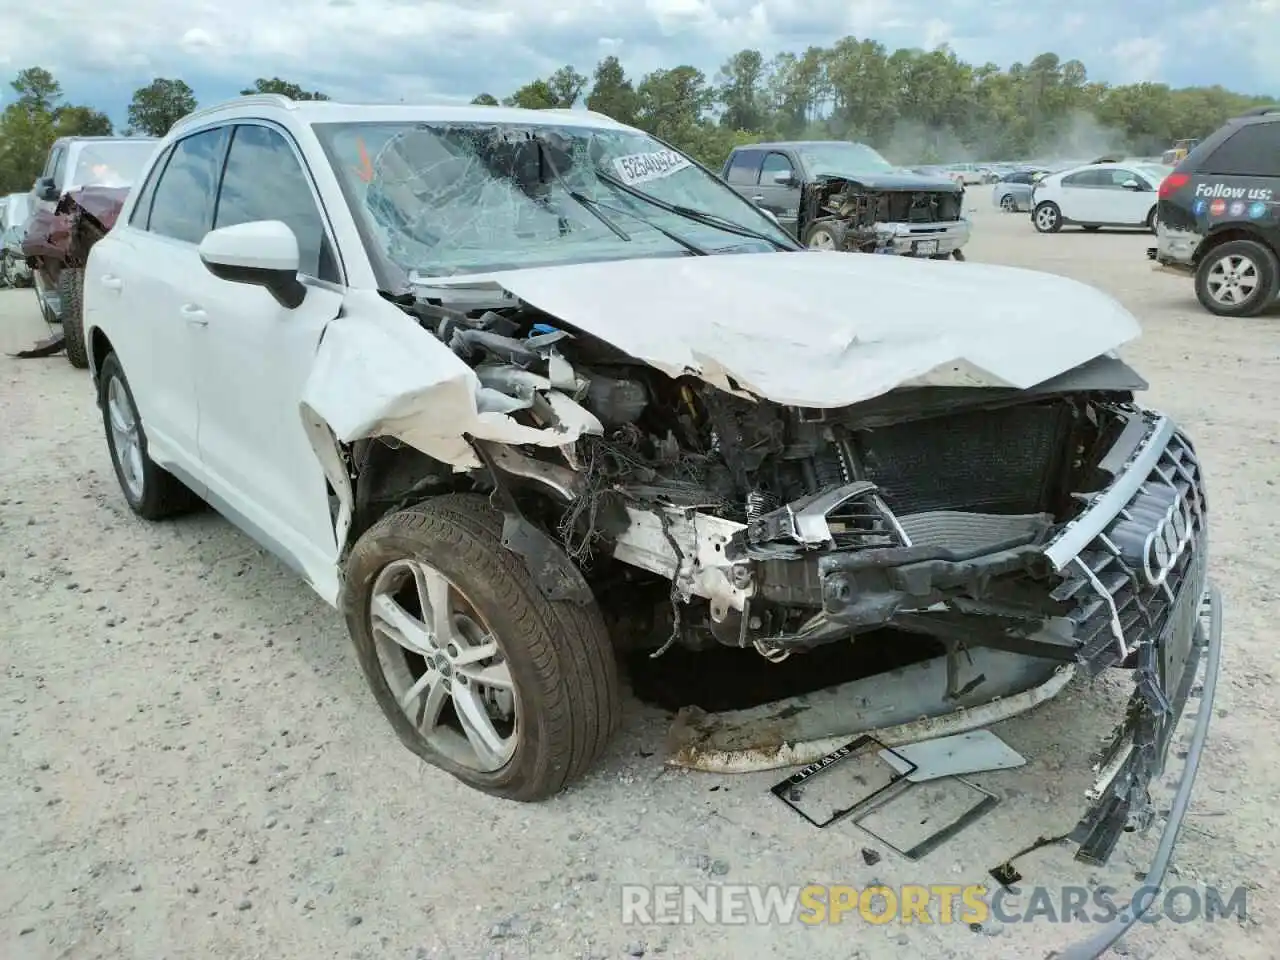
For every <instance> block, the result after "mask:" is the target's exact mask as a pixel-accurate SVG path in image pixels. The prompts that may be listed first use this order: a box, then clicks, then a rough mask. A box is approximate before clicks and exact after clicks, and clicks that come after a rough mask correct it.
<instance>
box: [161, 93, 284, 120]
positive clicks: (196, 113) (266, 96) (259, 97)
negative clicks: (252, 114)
mask: <svg viewBox="0 0 1280 960" xmlns="http://www.w3.org/2000/svg"><path fill="white" fill-rule="evenodd" d="M242 103H243V104H254V103H260V104H262V105H263V106H273V107H281V108H283V109H285V110H296V109H297V106H298V105H297V103H296V102H295V101H294V100H292V99H290V98H289V97H286V96H285V95H284V94H283V93H250V94H246V95H245V96H243V97H232V98H231V99H230V100H223V101H222V102H221V103H215V104H212V105H211V106H208V107H201V108H200V109H198V110H192V111H191V112H190V113H188V114H187V115H186V116H185V117H183V118H182V120H181V121H180V122H182V123H186V122H187V121H189V120H193V119H195V118H196V117H203V116H205V115H206V114H210V113H217V112H218V111H219V110H223V109H225V108H226V107H229V106H232V105H233V104H234V105H237V106H238V105H240V104H242Z"/></svg>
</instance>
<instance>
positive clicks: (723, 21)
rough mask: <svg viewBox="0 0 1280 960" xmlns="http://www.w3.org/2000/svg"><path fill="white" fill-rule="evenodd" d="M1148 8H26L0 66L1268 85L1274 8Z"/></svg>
mask: <svg viewBox="0 0 1280 960" xmlns="http://www.w3.org/2000/svg"><path fill="white" fill-rule="evenodd" d="M1164 7H1165V9H1164V10H1163V11H1162V12H1161V14H1160V15H1159V16H1155V17H1153V16H1151V15H1150V14H1149V13H1147V12H1146V11H1145V9H1144V8H1143V6H1142V5H1139V4H1134V5H1125V4H1117V3H1115V2H1114V0H1076V2H1075V4H1074V5H1073V6H1072V8H1071V10H1070V12H1069V14H1068V15H1067V16H1066V18H1065V20H1064V14H1063V12H1062V11H1061V9H1060V8H1058V7H1055V6H1054V5H1051V4H1050V5H1044V4H1042V5H1036V4H1028V3H1020V4H1013V5H1006V4H1001V3H1000V2H998V0H984V2H977V0H856V2H854V0H643V2H642V3H636V2H635V0H541V2H537V3H530V2H527V0H271V2H264V0H184V2H181V3H175V2H173V0H113V2H112V3H110V4H102V3H98V2H91V0H41V2H39V3H38V4H32V5H30V6H29V7H28V8H27V9H26V10H24V12H23V14H22V15H21V16H13V17H7V18H5V21H4V27H3V29H2V30H0V64H3V65H4V69H5V71H6V72H9V71H16V70H17V69H18V68H19V67H22V66H26V65H35V64H39V65H41V66H45V67H47V68H49V69H50V70H52V71H53V72H54V74H55V76H57V77H58V78H59V79H60V80H61V81H62V82H63V85H64V88H65V89H66V90H67V91H68V94H69V95H73V96H75V97H77V98H78V99H79V100H81V101H82V102H83V101H89V102H94V101H95V98H98V99H101V98H111V99H112V100H113V101H118V100H121V99H123V100H126V101H127V99H128V95H129V93H130V92H131V91H132V90H133V89H134V88H135V87H138V86H141V85H142V84H144V83H146V82H148V81H149V80H150V79H151V78H152V77H154V76H167V77H182V78H184V79H186V80H187V81H188V82H189V83H191V84H192V86H193V87H195V89H196V92H197V95H199V96H200V97H201V98H202V99H204V100H207V99H211V98H213V97H218V96H225V95H228V94H234V92H235V91H236V90H238V89H239V88H241V87H242V86H244V85H245V84H247V83H249V82H251V81H252V80H253V79H254V78H255V77H260V76H267V77H270V76H280V77H284V78H286V79H289V80H293V81H295V82H297V83H300V84H302V85H303V86H305V87H311V88H318V89H323V90H326V91H328V92H330V93H334V94H341V95H344V96H350V97H358V98H360V99H363V100H369V99H378V98H385V99H400V98H404V99H409V100H413V99H423V98H428V97H430V98H437V97H441V96H444V97H461V98H464V99H469V98H470V97H471V96H472V95H474V94H475V93H477V92H480V91H481V90H486V91H488V92H490V93H493V94H495V95H498V96H502V95H504V94H506V93H508V92H510V91H511V90H512V89H514V88H515V87H517V86H519V85H520V84H522V83H525V82H527V81H528V80H530V79H533V78H534V77H537V76H545V75H546V74H547V73H549V72H550V71H551V70H553V69H555V68H556V67H557V66H559V65H561V64H565V63H573V64H574V65H576V66H577V67H578V69H579V70H581V71H582V72H584V73H588V74H589V73H590V72H591V70H592V68H593V67H594V65H595V62H596V60H598V59H599V58H600V57H602V56H604V55H607V54H608V53H614V54H616V55H617V56H619V57H620V58H621V59H622V61H623V64H624V66H625V67H626V68H627V70H628V73H629V74H631V75H632V76H633V77H636V78H637V79H638V76H639V75H640V74H643V73H644V72H647V71H649V70H653V69H656V68H658V67H671V66H675V65H677V64H680V63H692V64H694V65H696V66H698V67H700V68H701V69H703V70H704V71H705V72H706V73H707V75H708V76H709V77H710V76H714V75H715V73H716V70H717V68H718V67H719V66H720V64H721V63H723V62H724V60H725V59H726V58H727V57H728V56H729V55H730V54H732V53H733V52H735V51H736V50H738V49H741V48H743V47H755V48H757V49H760V50H761V51H762V52H763V53H764V54H765V55H766V57H770V56H772V55H773V54H775V53H777V52H779V51H782V50H794V51H800V50H803V49H804V48H805V47H807V46H810V45H821V46H829V45H830V44H832V43H833V42H835V41H836V40H837V39H839V38H840V37H842V36H844V35H846V34H853V35H855V36H857V37H859V38H865V37H871V38H873V39H876V40H879V41H880V42H882V43H883V44H884V45H885V46H886V47H888V48H889V49H890V50H892V49H895V48H897V47H904V46H908V47H923V48H926V49H928V48H932V47H934V46H936V45H937V44H938V43H941V42H944V41H947V42H950V43H951V44H952V45H953V46H954V48H955V50H956V52H957V54H958V55H959V56H961V57H962V58H965V59H968V60H971V61H974V62H978V63H982V62H985V61H988V60H991V61H995V62H996V63H998V64H1000V65H1001V66H1007V65H1009V64H1010V63H1012V62H1014V61H1021V62H1023V63H1025V62H1028V61H1030V60H1031V59H1032V58H1033V57H1035V56H1036V55H1037V54H1039V53H1041V52H1044V51H1045V50H1052V51H1054V52H1056V53H1058V55H1059V56H1060V57H1061V58H1062V59H1064V60H1066V59H1071V58H1076V59H1080V60H1082V61H1084V63H1085V65H1086V66H1087V67H1088V68H1089V70H1090V75H1091V76H1092V77H1093V78H1095V79H1102V80H1110V81H1127V80H1134V79H1159V80H1164V81H1167V82H1172V83H1222V84H1224V85H1226V86H1231V87H1236V88H1246V89H1251V90H1265V89H1267V88H1268V87H1272V88H1278V87H1280V61H1278V60H1277V59H1276V57H1275V55H1274V51H1275V50H1276V49H1277V47H1278V46H1280V0H1217V2H1216V4H1215V5H1214V6H1213V7H1212V8H1211V9H1210V10H1206V9H1205V7H1204V5H1203V4H1202V3H1200V2H1198V0H1165V4H1164ZM1206 20H1208V21H1210V22H1212V23H1213V24H1214V25H1215V27H1214V31H1215V32H1214V34H1213V36H1212V37H1208V36H1206V32H1205V26H1204V24H1205V22H1206ZM1077 21H1079V22H1082V23H1083V24H1086V25H1087V24H1094V25H1097V26H1098V29H1087V28H1085V29H1079V30H1071V29H1070V27H1071V26H1072V25H1073V24H1075V23H1076V22H1077ZM85 22H92V23H93V25H94V34H93V37H92V42H86V41H85V38H84V35H83V32H82V29H83V28H82V27H81V26H80V25H81V24H83V23H85ZM1104 26H1105V29H1103V27H1104ZM1211 41H1212V42H1211ZM1210 53H1211V54H1212V55H1211V56H1210V55H1209V54H1210ZM1193 54H1194V55H1193ZM1277 92H1280V90H1278V91H1277ZM100 105H101V106H106V107H108V108H109V109H118V108H119V104H117V103H115V102H112V103H101V104H100Z"/></svg>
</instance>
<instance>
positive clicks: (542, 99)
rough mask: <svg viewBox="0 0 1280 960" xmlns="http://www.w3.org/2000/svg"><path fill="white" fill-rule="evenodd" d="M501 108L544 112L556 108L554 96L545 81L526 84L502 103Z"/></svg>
mask: <svg viewBox="0 0 1280 960" xmlns="http://www.w3.org/2000/svg"><path fill="white" fill-rule="evenodd" d="M502 103H503V106H507V107H524V108H525V109H526V110H546V109H549V108H550V107H554V106H557V104H556V97H555V94H554V93H553V92H552V91H551V87H549V86H548V85H547V81H545V80H534V81H533V82H532V83H526V84H525V85H524V86H523V87H521V88H520V89H519V90H517V91H516V92H515V93H513V94H512V95H511V96H509V97H505V98H504V99H503V101H502Z"/></svg>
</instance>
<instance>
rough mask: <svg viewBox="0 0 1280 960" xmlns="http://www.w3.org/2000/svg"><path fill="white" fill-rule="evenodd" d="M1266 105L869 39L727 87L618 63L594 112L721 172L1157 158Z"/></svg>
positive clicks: (1061, 66) (557, 101) (741, 65)
mask: <svg viewBox="0 0 1280 960" xmlns="http://www.w3.org/2000/svg"><path fill="white" fill-rule="evenodd" d="M584 83H585V81H583V80H582V79H581V75H580V74H578V73H577V71H575V70H574V69H573V68H572V67H563V68H561V69H560V70H557V71H556V72H555V73H553V74H552V75H551V76H550V77H549V78H546V79H538V80H533V81H532V82H530V83H528V84H526V85H525V86H523V87H521V88H520V89H519V90H517V91H515V93H513V94H511V96H509V97H507V98H505V100H504V101H503V102H504V103H507V104H511V105H516V106H524V107H535V108H546V107H558V106H572V105H574V104H576V103H577V102H578V100H579V97H580V95H581V93H582V90H583V89H585V87H584ZM476 102H487V101H482V100H480V98H477V101H476ZM1266 102H1270V98H1266V97H1256V96H1249V95H1246V94H1240V93H1235V92H1232V91H1230V90H1226V89H1224V88H1222V87H1187V88H1183V89H1170V88H1169V87H1168V86H1167V85H1165V84H1153V83H1138V84H1127V85H1123V86H1109V85H1107V84H1105V83H1099V82H1097V81H1091V80H1090V79H1089V74H1088V70H1087V69H1086V66H1085V64H1083V63H1082V62H1080V61H1079V60H1066V61H1064V60H1062V59H1061V58H1060V57H1059V56H1058V55H1057V54H1055V53H1053V52H1052V51H1045V52H1042V53H1039V54H1037V55H1036V56H1035V57H1033V58H1031V60H1030V61H1028V62H1026V63H1014V64H1012V65H1010V66H1009V67H1008V68H1007V69H1001V68H1000V67H999V66H998V65H996V64H994V63H985V64H971V63H966V62H965V61H963V60H961V59H960V58H959V57H957V56H956V54H955V52H954V51H953V50H951V49H950V48H949V47H947V46H946V45H943V46H940V47H938V48H937V49H935V50H928V51H926V50H913V49H901V50H893V51H890V50H887V49H886V48H885V47H884V45H883V44H880V43H877V42H876V41H874V40H869V39H865V38H862V39H859V38H858V37H843V38H840V39H837V40H835V41H834V42H833V43H832V45H831V46H830V47H817V46H813V47H810V48H809V49H807V50H805V51H804V52H803V53H800V54H795V53H790V52H787V53H778V54H776V55H775V56H773V57H771V58H766V53H764V52H761V51H757V50H741V51H739V52H738V53H736V54H734V55H733V56H732V57H730V58H729V59H728V60H727V61H726V62H725V63H724V65H723V66H722V67H721V68H720V70H719V72H718V73H717V74H716V77H715V83H714V84H708V83H707V80H706V77H705V76H703V74H702V73H701V72H700V71H698V70H695V69H694V68H693V67H690V66H687V65H686V66H678V67H674V68H671V69H664V70H655V71H654V72H653V73H650V74H648V75H647V76H645V77H643V78H641V79H640V80H639V82H638V83H636V84H634V85H633V84H632V82H631V81H629V80H628V79H627V75H626V71H625V70H624V68H623V65H622V63H621V62H619V60H618V59H617V58H616V57H612V56H610V57H605V58H604V59H602V60H601V61H600V62H599V63H598V64H596V67H595V72H594V76H593V82H592V84H591V89H590V92H589V93H588V95H587V97H586V105H587V107H588V108H589V109H591V110H596V111H598V112H600V113H604V114H607V115H609V116H611V117H614V118H615V119H617V120H620V121H622V122H624V123H631V124H633V125H635V126H639V127H641V128H642V129H644V130H647V131H649V132H651V133H653V134H655V135H657V136H659V137H661V138H662V139H664V140H666V141H668V142H670V143H672V144H674V145H675V146H677V147H680V148H681V149H683V150H685V151H687V152H689V153H690V154H691V155H693V156H695V157H697V158H698V159H699V160H701V161H703V162H704V163H706V164H707V165H708V166H711V167H713V168H718V167H719V166H720V164H721V163H722V162H723V160H724V156H725V154H726V153H727V152H728V150H729V149H731V148H732V147H733V146H734V145H737V144H740V143H746V142H750V141H752V140H760V139H763V138H773V137H778V138H787V139H791V138H809V139H813V138H822V139H828V138H830V139H854V140H862V141H864V142H867V143H870V144H871V145H872V146H875V147H877V148H879V149H880V150H881V151H882V152H883V153H884V154H885V155H886V156H888V157H889V158H890V159H891V160H894V161H896V162H898V163H904V164H906V163H921V162H935V161H937V162H941V161H957V160H998V159H1010V160H1017V159H1030V158H1032V157H1037V156H1038V157H1040V159H1045V160H1049V159H1059V158H1069V157H1072V156H1076V157H1083V156H1085V155H1086V154H1089V153H1093V154H1094V155H1097V154H1099V153H1102V152H1111V151H1126V152H1137V153H1142V154H1154V153H1159V152H1161V151H1162V150H1164V149H1165V148H1167V147H1168V146H1169V144H1170V141H1171V140H1173V139H1176V138H1182V137H1203V136H1205V135H1207V134H1208V133H1210V132H1212V131H1213V130H1214V129H1215V128H1217V127H1218V126H1219V125H1220V124H1222V122H1223V121H1224V120H1226V119H1227V118H1229V117H1232V116H1236V115H1238V114H1240V113H1241V112H1242V111H1244V110H1246V109H1248V108H1249V107H1251V106H1254V105H1257V104H1260V103H1266Z"/></svg>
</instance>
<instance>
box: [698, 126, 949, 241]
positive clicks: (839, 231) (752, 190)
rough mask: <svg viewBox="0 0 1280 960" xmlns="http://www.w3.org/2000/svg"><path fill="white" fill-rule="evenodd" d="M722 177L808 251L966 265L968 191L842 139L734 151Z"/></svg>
mask: <svg viewBox="0 0 1280 960" xmlns="http://www.w3.org/2000/svg"><path fill="white" fill-rule="evenodd" d="M721 176H722V177H723V178H724V179H725V181H726V182H727V183H728V184H729V186H731V187H733V189H734V190H736V191H737V192H738V193H739V194H741V195H742V196H744V197H746V198H747V199H748V200H750V201H752V202H753V203H755V204H757V205H758V206H760V207H761V208H762V209H764V210H766V211H768V212H769V213H770V214H772V215H773V216H774V217H775V218H776V219H777V221H778V223H779V224H780V225H781V226H782V227H783V229H785V230H787V231H788V232H790V233H791V234H792V235H793V236H794V237H795V238H796V239H797V240H799V241H800V242H802V243H803V244H804V245H805V246H807V247H810V248H812V249H816V250H847V251H855V252H861V253H889V254H898V255H903V256H914V257H932V258H934V259H946V258H947V257H955V258H956V259H957V260H963V259H964V254H963V253H962V249H963V247H964V245H965V244H966V243H967V242H968V240H969V221H968V220H966V219H965V218H964V216H963V211H964V187H963V185H961V184H959V183H956V182H953V181H951V180H948V179H945V178H942V177H925V176H921V175H919V174H915V173H908V172H905V171H903V170H900V169H899V168H897V167H895V166H893V164H891V163H889V161H888V160H886V159H885V158H884V157H882V156H881V155H880V154H879V153H877V152H876V151H875V150H873V149H872V148H871V147H868V146H866V145H865V144H861V143H851V142H847V141H842V140H832V141H818V140H805V141H791V142H785V143H755V144H751V145H750V146H745V147H735V148H734V149H733V151H732V152H731V153H730V154H729V158H728V159H727V160H726V161H725V164H724V169H723V171H722V172H721Z"/></svg>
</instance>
